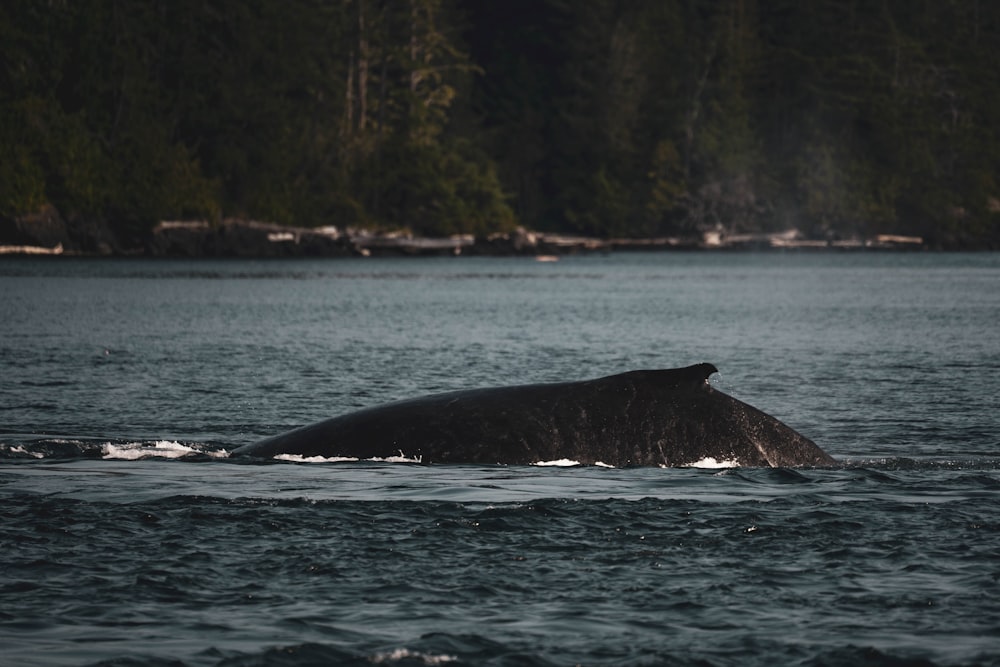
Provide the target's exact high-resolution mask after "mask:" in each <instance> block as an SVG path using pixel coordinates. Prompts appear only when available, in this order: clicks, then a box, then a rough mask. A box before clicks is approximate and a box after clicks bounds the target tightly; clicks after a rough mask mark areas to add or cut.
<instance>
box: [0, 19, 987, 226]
mask: <svg viewBox="0 0 1000 667" xmlns="http://www.w3.org/2000/svg"><path fill="white" fill-rule="evenodd" d="M997 44H1000V5H997V6H995V5H994V4H991V3H982V2H979V3H962V2H958V3H923V4H921V5H919V6H914V5H913V4H912V3H908V2H902V0H879V1H877V2H855V1H850V2H842V1H840V0H820V1H819V2H815V3H806V4H803V3H801V2H796V1H794V0H772V1H770V2H767V3H764V2H760V1H759V0H721V1H717V0H663V1H662V2H648V3H646V2H643V3H622V2H618V1H616V0H579V1H578V2H570V1H569V0H508V1H507V2H503V3H484V2H480V1H479V0H407V1H405V2H396V3H387V2H381V1H380V0H338V1H337V2H317V1H316V0H287V1H286V2H270V1H268V0H256V1H254V2H245V1H243V0H204V1H203V0H148V1H146V2H120V1H116V0H76V1H74V2H66V1H65V0H56V1H53V2H37V1H33V0H25V1H23V2H11V3H6V4H5V5H4V6H3V7H0V214H2V215H15V214H18V213H24V212H29V211H34V210H37V209H39V208H40V207H42V206H44V205H45V204H53V205H55V206H56V207H57V208H58V209H59V210H60V211H62V212H63V213H64V215H67V216H69V217H74V216H83V217H95V218H104V219H106V220H108V221H110V222H112V223H113V224H114V225H115V226H117V227H119V228H120V229H126V230H128V231H130V233H131V232H141V231H142V230H143V229H145V228H147V227H148V226H149V225H150V224H152V223H154V222H155V221H157V220H161V219H170V218H204V219H210V220H214V219H218V218H221V217H224V216H245V217H251V218H258V219H267V220H272V221H278V222H283V223H289V224H301V225H320V224H337V225H341V226H346V225H365V226H376V227H377V226H382V227H406V228H409V229H411V230H413V231H414V232H418V233H422V234H451V233H478V234H483V233H488V232H491V231H498V230H501V229H510V228H512V227H513V226H514V225H516V224H518V223H520V224H523V225H525V226H527V227H531V228H537V229H554V230H563V231H571V232H579V233H586V234H595V235H604V236H641V235H656V234H678V233H685V234H686V233H696V232H698V231H700V230H704V229H706V228H714V227H719V226H721V227H722V228H724V229H727V230H729V231H754V230H768V229H774V228H779V227H782V226H785V225H794V226H797V227H799V228H800V229H802V230H803V231H807V232H811V233H815V234H822V235H829V236H851V235H864V234H872V233H879V232H896V233H909V234H919V235H922V236H925V237H928V238H930V239H933V240H935V241H938V242H940V243H943V244H966V245H974V244H977V243H978V244H996V243H998V242H1000V230H998V217H1000V183H998V179H997V177H996V174H997V173H998V168H1000V164H998V163H1000V159H998V156H1000V131H998V130H997V128H998V127H1000V50H998V49H997V46H996V45H997Z"/></svg>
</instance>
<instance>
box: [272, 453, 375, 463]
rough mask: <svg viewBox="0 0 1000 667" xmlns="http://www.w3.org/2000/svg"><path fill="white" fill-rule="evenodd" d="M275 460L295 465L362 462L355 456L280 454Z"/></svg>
mask: <svg viewBox="0 0 1000 667" xmlns="http://www.w3.org/2000/svg"><path fill="white" fill-rule="evenodd" d="M274 459H275V460H277V461H292V462H294V463H350V462H354V461H359V460H360V459H358V458H356V457H353V456H302V455H301V454H278V455H276V456H275V457H274Z"/></svg>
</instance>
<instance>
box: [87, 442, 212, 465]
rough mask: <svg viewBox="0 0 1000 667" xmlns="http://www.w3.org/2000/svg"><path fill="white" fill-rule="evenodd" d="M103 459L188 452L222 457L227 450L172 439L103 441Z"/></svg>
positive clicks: (173, 455)
mask: <svg viewBox="0 0 1000 667" xmlns="http://www.w3.org/2000/svg"><path fill="white" fill-rule="evenodd" d="M102 450H103V451H104V455H103V456H102V457H101V458H105V459H123V460H126V461H137V460H139V459H145V458H151V457H156V458H163V459H179V458H181V457H182V456H187V455H189V454H205V455H207V456H212V457H215V458H220V459H224V458H227V457H228V456H229V452H227V451H226V450H224V449H220V450H217V451H203V450H201V449H196V448H194V447H192V446H191V445H185V444H183V443H180V442H174V441H172V440H157V441H156V442H129V443H125V444H122V445H116V444H113V443H110V442H108V443H105V444H104V445H103V446H102Z"/></svg>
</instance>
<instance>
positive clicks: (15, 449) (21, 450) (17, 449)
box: [9, 445, 45, 459]
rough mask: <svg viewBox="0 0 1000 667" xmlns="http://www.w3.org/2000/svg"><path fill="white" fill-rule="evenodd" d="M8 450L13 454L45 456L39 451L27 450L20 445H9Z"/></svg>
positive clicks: (37, 457)
mask: <svg viewBox="0 0 1000 667" xmlns="http://www.w3.org/2000/svg"><path fill="white" fill-rule="evenodd" d="M9 451H10V452H11V453H13V454H27V455H28V456H34V457H35V458H36V459H40V458H44V456H45V455H44V454H42V453H40V452H29V451H28V450H27V449H25V448H24V447H21V446H20V445H14V446H13V447H10V448H9Z"/></svg>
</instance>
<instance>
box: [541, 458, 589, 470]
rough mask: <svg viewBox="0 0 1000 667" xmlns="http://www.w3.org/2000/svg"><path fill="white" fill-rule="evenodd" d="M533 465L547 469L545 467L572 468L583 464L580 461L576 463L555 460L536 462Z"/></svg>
mask: <svg viewBox="0 0 1000 667" xmlns="http://www.w3.org/2000/svg"><path fill="white" fill-rule="evenodd" d="M531 465H533V466H538V467H540V468H545V467H554V468H570V467H572V466H578V465H581V464H580V462H579V461H574V460H573V459H554V460H552V461H536V462H535V463H532V464H531Z"/></svg>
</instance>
